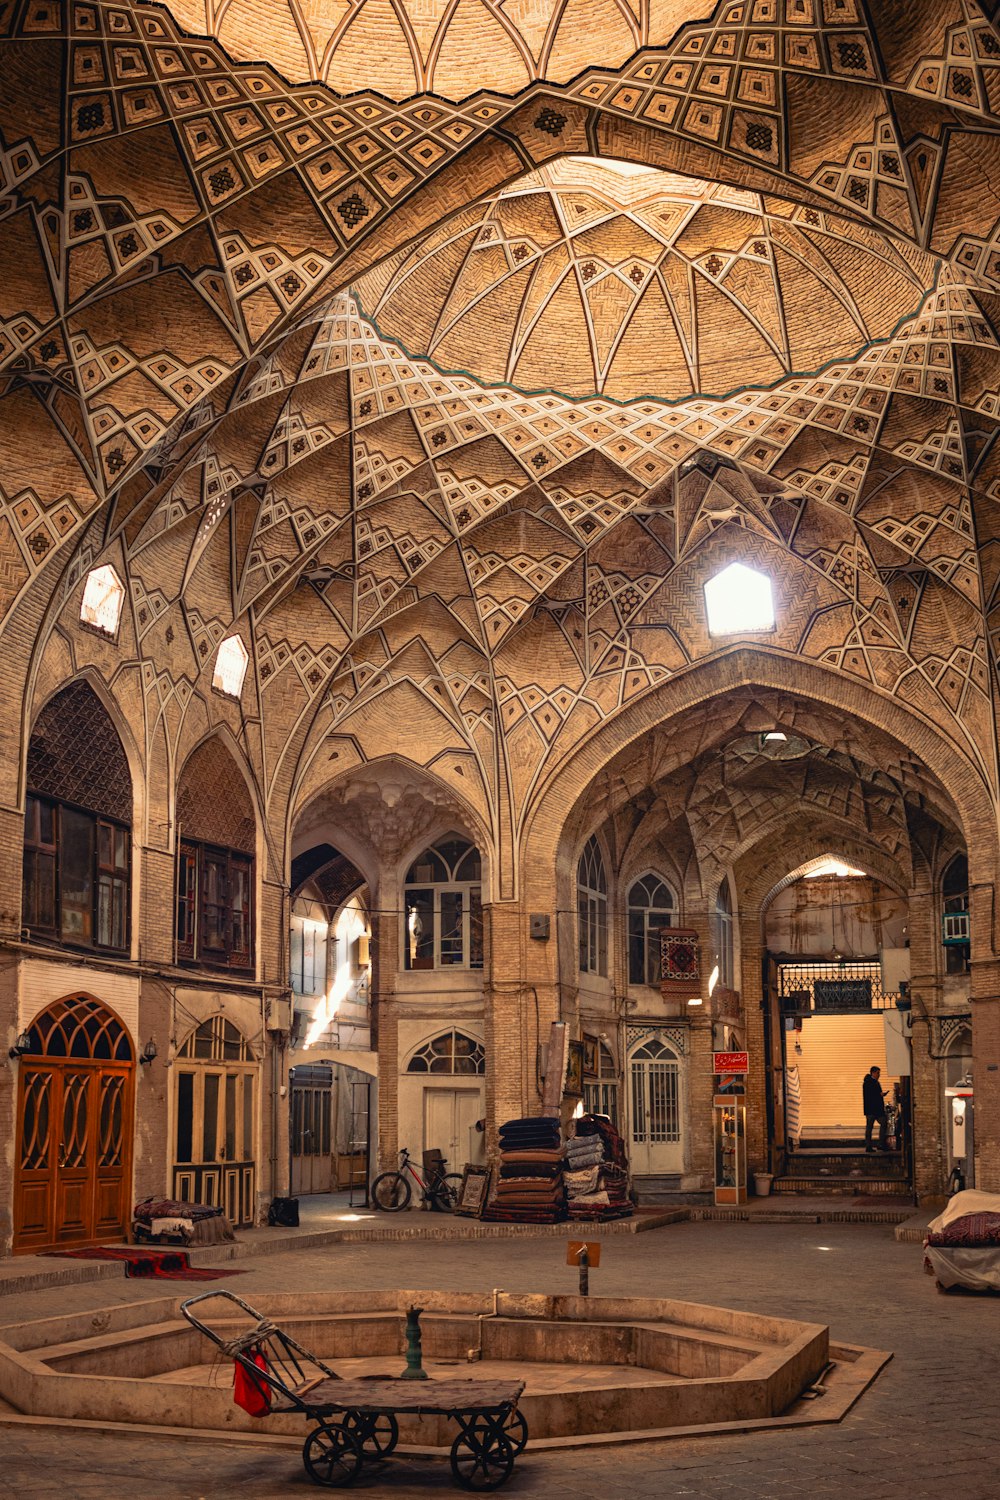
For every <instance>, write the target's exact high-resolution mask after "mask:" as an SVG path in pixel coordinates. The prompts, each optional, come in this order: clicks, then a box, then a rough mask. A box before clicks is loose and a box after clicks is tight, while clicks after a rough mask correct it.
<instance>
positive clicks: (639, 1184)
mask: <svg viewBox="0 0 1000 1500" xmlns="http://www.w3.org/2000/svg"><path fill="white" fill-rule="evenodd" d="M682 1181H683V1179H682V1177H681V1174H680V1173H679V1172H662V1173H645V1174H643V1175H641V1176H637V1175H636V1174H635V1173H633V1174H632V1191H633V1193H634V1194H635V1201H636V1203H637V1204H640V1205H642V1206H647V1205H655V1204H658V1203H676V1202H677V1200H678V1195H679V1194H680V1193H681V1191H682V1189H681V1182H682Z"/></svg>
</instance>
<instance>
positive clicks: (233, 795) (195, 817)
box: [177, 737, 257, 854]
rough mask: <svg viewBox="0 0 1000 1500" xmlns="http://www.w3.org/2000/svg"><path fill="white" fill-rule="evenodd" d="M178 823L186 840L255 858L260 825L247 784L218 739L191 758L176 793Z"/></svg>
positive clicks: (199, 748) (208, 741)
mask: <svg viewBox="0 0 1000 1500" xmlns="http://www.w3.org/2000/svg"><path fill="white" fill-rule="evenodd" d="M177 822H178V825H179V827H180V829H181V832H182V833H183V834H184V835H185V837H187V838H192V839H201V840H204V841H205V842H206V843H211V844H221V845H223V846H224V847H225V848H227V849H239V850H241V851H242V852H243V853H244V854H253V852H254V848H255V845H256V842H257V822H256V819H255V817H254V811H253V803H252V802H251V800H250V793H249V792H248V791H247V787H246V782H245V781H244V780H243V777H242V776H241V775H240V772H239V768H238V767H237V765H236V762H235V761H234V760H233V757H232V756H231V755H230V753H229V751H228V750H227V749H226V747H225V745H224V744H223V743H222V741H221V740H220V739H218V738H217V737H213V738H212V739H210V740H206V741H205V743H204V744H203V745H199V747H198V749H197V750H196V751H195V752H194V754H193V755H191V756H189V758H188V760H187V763H186V765H185V766H184V770H183V772H182V773H181V779H180V785H179V787H178V789H177Z"/></svg>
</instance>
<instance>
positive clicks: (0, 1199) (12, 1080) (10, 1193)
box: [0, 861, 21, 1258]
mask: <svg viewBox="0 0 1000 1500" xmlns="http://www.w3.org/2000/svg"><path fill="white" fill-rule="evenodd" d="M20 868H21V866H20V861H18V870H20ZM17 973H18V966H17V964H16V963H6V964H5V965H4V966H3V967H2V968H0V1047H2V1049H3V1050H2V1052H0V1258H2V1257H3V1256H5V1255H9V1254H10V1247H11V1240H12V1238H13V1234H14V1171H15V1167H16V1155H17V1149H18V1141H17V1139H16V1135H15V1130H16V1125H17V1081H18V1070H19V1064H18V1063H17V1062H15V1061H14V1059H13V1058H9V1057H8V1056H7V1053H8V1052H9V1051H10V1048H11V1047H12V1046H13V1045H14V1042H15V1040H16V1039H17Z"/></svg>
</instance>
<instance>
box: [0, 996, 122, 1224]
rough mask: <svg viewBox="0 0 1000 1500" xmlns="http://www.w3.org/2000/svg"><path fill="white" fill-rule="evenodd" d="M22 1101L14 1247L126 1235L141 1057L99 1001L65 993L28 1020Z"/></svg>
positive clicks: (20, 1088)
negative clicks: (138, 1058)
mask: <svg viewBox="0 0 1000 1500" xmlns="http://www.w3.org/2000/svg"><path fill="white" fill-rule="evenodd" d="M28 1034H29V1036H30V1037H31V1049H30V1051H29V1052H27V1053H25V1054H24V1055H23V1056H22V1058H21V1063H20V1068H19V1073H20V1077H19V1079H18V1102H17V1142H18V1155H17V1171H16V1177H15V1184H14V1250H15V1251H36V1252H37V1251H39V1250H54V1249H61V1248H64V1247H67V1246H74V1247H77V1246H84V1245H93V1244H99V1243H100V1242H101V1241H102V1240H108V1239H112V1240H114V1239H121V1238H122V1236H123V1235H124V1234H125V1228H126V1225H127V1223H128V1214H129V1208H130V1189H131V1180H132V1099H133V1091H134V1082H135V1066H134V1060H133V1052H132V1044H131V1042H130V1040H129V1036H128V1032H127V1031H126V1030H125V1028H124V1026H123V1025H122V1023H121V1021H119V1019H118V1017H117V1016H116V1015H114V1013H113V1012H112V1011H110V1010H109V1009H108V1008H107V1006H105V1005H102V1004H101V1002H100V1001H99V1000H94V999H92V998H91V997H90V996H87V995H76V996H73V997H72V998H69V999H66V1000H57V1001H56V1002H55V1003H54V1004H53V1005H50V1006H49V1007H48V1008H47V1009H46V1010H44V1011H42V1013H41V1014H40V1015H39V1016H36V1017H35V1020H34V1021H33V1022H32V1024H31V1026H30V1027H29V1030H28Z"/></svg>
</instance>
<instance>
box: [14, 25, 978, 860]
mask: <svg viewBox="0 0 1000 1500" xmlns="http://www.w3.org/2000/svg"><path fill="white" fill-rule="evenodd" d="M432 9H433V17H434V18H436V19H433V21H432V20H427V21H426V26H425V24H424V20H423V19H421V16H422V15H423V12H422V11H420V9H419V8H418V7H404V6H403V5H402V4H400V5H399V6H397V7H392V8H391V15H390V7H388V6H385V7H382V8H379V7H378V6H376V5H375V4H374V0H366V3H362V4H356V5H350V6H343V7H341V8H339V9H338V10H337V12H336V14H334V8H333V6H332V5H330V6H326V5H324V4H319V3H317V4H314V5H310V6H307V5H305V4H294V5H293V4H292V3H291V0H289V5H288V9H287V12H286V11H285V9H283V8H282V7H280V6H277V5H274V6H268V8H267V16H266V17H265V16H264V13H263V11H262V10H261V9H260V7H259V6H258V7H257V8H254V7H253V6H251V5H249V4H247V3H237V0H234V3H233V4H232V5H225V4H221V3H220V4H213V5H207V4H205V5H202V4H198V5H195V4H193V3H191V4H186V5H184V6H183V7H181V6H180V5H174V6H173V7H172V11H171V10H166V9H164V8H162V7H157V6H147V5H140V4H129V5H124V6H122V5H112V4H105V3H99V0H93V3H83V0H81V3H79V4H73V5H72V6H70V5H68V4H66V5H63V4H58V3H55V0H21V3H19V4H16V5H13V6H10V7H8V9H7V10H6V11H5V12H3V13H2V15H0V166H2V171H3V174H4V176H3V183H4V186H3V194H2V196H0V634H3V636H4V639H5V650H7V649H8V647H9V653H10V654H9V658H8V660H9V670H11V671H14V670H21V671H23V672H24V674H25V676H27V674H28V672H29V671H35V672H36V673H37V680H38V682H39V683H40V684H42V685H44V684H45V683H46V682H53V681H56V680H59V679H61V678H62V677H64V676H65V675H66V673H67V672H68V671H70V670H72V669H73V668H76V667H79V666H81V665H91V666H92V667H93V668H94V670H95V671H97V672H99V673H101V674H102V675H103V676H104V678H105V679H106V681H107V682H108V684H109V690H110V691H112V692H113V693H115V694H117V695H118V696H119V697H120V699H121V700H122V702H123V704H125V705H126V709H127V714H128V717H129V721H130V722H131V723H132V724H133V725H135V726H140V725H141V730H140V729H139V728H138V727H137V729H136V732H137V734H141V735H144V736H145V742H146V750H147V754H148V755H149V757H150V758H151V760H152V759H154V758H155V757H156V756H158V755H159V756H163V757H165V763H170V761H171V760H173V761H177V760H178V759H179V758H180V757H181V756H182V754H183V750H184V746H185V745H186V744H189V743H193V742H194V741H195V740H196V739H197V737H198V735H199V734H200V733H203V732H204V730H205V728H206V727H208V726H210V725H211V724H212V723H216V722H224V723H227V724H229V725H230V727H231V728H232V730H233V733H234V734H236V735H237V736H238V737H239V738H240V739H241V741H242V743H243V745H244V748H245V750H246V753H247V755H248V756H249V758H250V760H251V762H252V764H253V768H254V772H255V775H256V776H257V778H258V780H259V784H260V787H261V792H262V796H263V798H264V801H265V804H266V805H268V806H269V807H273V808H274V809H275V810H276V817H277V818H278V819H279V821H280V818H281V814H282V811H283V809H284V808H285V806H286V805H287V802H288V799H289V798H290V797H291V796H292V795H293V792H294V791H295V789H301V788H302V787H304V786H307V785H312V786H318V785H320V784H321V783H322V781H323V778H326V779H329V777H330V776H331V775H333V774H334V773H335V771H340V770H346V769H350V768H351V767H352V766H358V765H360V764H362V763H363V762H365V761H367V760H374V759H377V758H378V757H380V756H382V755H384V753H385V751H386V748H387V747H388V746H391V747H392V748H393V749H394V750H395V751H396V752H397V753H398V754H399V755H400V756H402V757H403V758H404V759H405V760H406V761H408V762H411V763H414V764H416V765H419V766H421V767H424V768H426V769H428V770H429V771H431V772H433V774H434V776H435V777H436V778H437V782H438V783H439V784H442V785H444V786H446V787H447V788H448V789H449V791H450V793H451V794H453V795H454V797H455V798H456V801H457V802H459V803H461V804H462V805H465V806H468V807H470V808H472V809H473V810H474V812H475V813H476V814H477V816H478V817H479V819H480V821H481V825H482V826H483V827H486V828H487V829H490V830H495V829H496V826H497V822H498V820H499V819H500V818H501V812H500V809H501V807H502V806H506V807H507V812H506V813H505V814H504V815H503V816H505V817H506V819H507V823H508V825H509V827H510V829H512V830H513V832H514V835H515V837H516V830H517V827H518V825H519V823H520V821H521V820H522V819H523V818H524V816H525V815H526V811H527V809H529V807H530V805H531V801H532V797H533V796H534V795H535V793H536V791H537V789H538V788H539V787H540V786H541V785H542V783H543V781H544V779H545V777H546V776H547V775H548V774H549V772H550V771H551V769H552V767H554V766H556V765H558V764H559V763H560V761H561V760H563V759H564V758H565V757H566V756H567V755H568V754H569V753H570V752H571V751H572V750H574V749H575V748H576V747H577V746H578V745H579V744H580V743H581V742H582V741H583V740H584V739H585V738H586V736H587V735H588V734H590V733H591V732H592V731H593V730H594V729H595V728H596V727H598V726H599V725H601V724H602V723H604V722H606V721H607V720H609V719H611V718H613V717H614V716H615V715H616V714H617V713H619V712H620V711H621V710H622V709H623V708H624V706H625V705H626V704H628V703H630V702H632V701H633V700H636V699H637V698H639V697H640V696H641V695H642V694H644V693H647V692H649V690H650V689H651V688H654V687H656V686H657V685H658V684H661V683H664V682H666V681H668V680H670V679H671V678H673V677H676V676H677V675H678V674H680V673H683V672H684V671H686V670H687V669H688V668H689V667H690V666H691V665H692V664H693V663H695V662H699V661H702V660H704V659H706V658H708V657H711V656H712V655H713V654H715V653H717V652H718V651H719V650H720V649H722V647H720V643H719V642H718V641H717V640H714V639H713V638H712V637H711V636H710V635H709V633H708V630H707V623H706V619H705V608H704V597H703V585H704V583H705V581H706V580H707V579H708V578H710V577H711V576H713V574H714V573H716V572H718V571H721V569H722V568H723V567H724V566H726V565H727V564H728V563H730V562H733V561H740V562H743V563H745V564H748V565H750V566H753V567H755V568H758V569H760V570H762V571H765V572H767V573H768V574H769V576H770V577H771V578H772V579H773V580H774V585H775V598H776V625H775V630H774V631H773V632H771V633H769V634H768V635H767V637H766V638H765V640H764V643H765V645H766V646H767V648H768V649H770V650H772V651H774V652H776V653H777V654H779V655H783V656H786V657H787V658H788V659H789V660H791V659H794V658H804V659H807V660H809V661H810V662H814V663H817V664H819V665H820V666H823V667H826V668H828V669H830V670H834V671H837V672H840V673H843V674H847V675H848V676H849V677H851V678H853V679H855V680H857V681H859V682H864V683H866V684H869V685H871V686H873V687H874V688H875V689H876V690H878V691H880V692H882V693H884V694H887V695H891V696H894V697H895V698H897V699H898V700H899V701H901V702H903V703H905V704H906V705H907V706H908V707H909V708H910V709H911V710H912V711H913V712H915V713H916V714H918V715H919V716H922V717H923V718H925V719H926V720H927V721H928V722H931V723H933V724H935V725H936V726H938V728H939V729H940V730H941V731H942V732H943V733H944V734H946V735H947V736H948V737H949V738H950V739H951V741H952V742H953V743H954V744H956V745H957V746H959V747H960V749H961V751H962V753H963V754H964V755H965V756H966V757H967V759H968V760H969V762H970V763H971V764H972V765H973V766H974V767H975V769H976V772H977V774H978V775H979V777H980V778H981V780H982V781H983V782H984V783H985V784H986V786H987V787H988V788H989V789H990V791H991V794H992V795H993V796H994V797H996V796H997V792H998V785H997V769H996V734H995V719H994V700H995V691H996V689H995V684H996V661H997V653H998V651H1000V522H998V517H1000V449H998V446H997V433H998V430H1000V237H998V225H1000V197H998V196H997V194H996V192H995V189H994V187H993V183H994V182H995V181H997V180H1000V179H998V172H997V169H998V167H1000V146H998V139H1000V137H998V134H997V129H998V127H1000V114H998V109H1000V37H998V35H997V32H996V31H995V29H994V26H993V24H992V20H991V18H990V16H989V15H988V14H987V13H986V12H985V11H984V9H983V7H982V6H980V5H976V4H974V3H972V0H948V3H943V4H938V5H934V6H928V7H916V8H914V7H905V6H904V7H896V6H893V5H889V4H886V5H880V6H879V7H878V9H877V16H876V18H875V19H874V20H873V19H872V17H871V16H870V15H869V13H868V11H867V10H866V9H864V8H863V7H862V6H861V5H860V4H859V3H857V0H823V3H822V4H820V0H785V3H783V4H782V5H781V6H776V5H775V4H774V3H773V0H739V3H732V0H727V3H723V4H720V5H719V6H717V7H716V8H715V9H714V11H713V12H712V14H711V15H710V16H709V15H701V14H699V11H700V7H697V6H693V5H691V4H684V3H680V0H678V3H675V4H672V5H671V4H665V5H662V6H660V7H652V8H650V10H649V12H648V13H647V12H646V11H643V12H642V17H643V18H637V17H635V16H633V15H632V13H631V11H630V9H629V7H628V5H625V4H623V5H622V6H621V7H620V8H619V7H616V8H615V11H614V15H615V16H616V17H619V18H620V19H619V20H615V21H614V22H613V24H612V20H611V19H608V18H605V21H595V23H594V26H595V28H596V29H593V30H588V26H585V25H584V24H583V20H582V19H581V16H580V13H579V12H576V11H574V9H573V7H571V6H568V5H560V6H558V7H556V8H553V9H551V11H550V10H548V9H545V8H540V9H539V10H538V11H537V12H534V11H533V12H531V13H530V17H529V13H528V10H527V9H526V8H525V9H524V12H523V15H521V14H520V13H519V19H518V20H517V21H516V23H515V21H514V20H512V19H511V8H510V7H499V6H494V5H491V4H489V3H482V4H479V5H473V4H472V3H471V0H465V3H464V4H463V5H459V6H457V7H454V6H453V7H435V8H432ZM502 11H503V12H504V14H503V15H502V14H501V12H502ZM543 11H544V14H543ZM286 14H287V18H288V24H287V25H285V23H284V21H283V20H282V18H283V17H285V16H286ZM430 14H431V12H430V11H428V12H427V15H428V16H430ZM602 14H603V12H602ZM594 15H595V16H596V15H597V12H596V11H595V12H594ZM172 16H173V18H174V19H172ZM609 16H610V9H609ZM178 22H180V23H182V24H183V25H185V26H188V27H190V28H191V29H192V31H194V32H196V33H197V32H203V33H205V34H206V35H207V37H208V39H199V37H198V36H197V35H195V36H188V35H186V34H185V33H184V31H183V30H182V29H180V26H179V25H178ZM279 23H280V24H279ZM462 27H466V31H465V32H463V31H462ZM497 27H500V28H502V29H503V31H504V34H505V35H506V36H508V37H509V38H510V39H511V43H512V45H513V46H514V50H515V51H516V52H517V56H518V58H519V59H520V61H519V63H518V65H517V66H518V67H521V66H523V69H524V72H523V76H522V75H521V74H517V76H516V77H515V76H514V75H515V74H516V73H517V70H516V68H514V66H513V63H511V64H510V67H509V68H508V70H507V71H506V72H505V71H504V69H505V68H507V64H506V63H504V61H503V55H502V49H501V48H500V44H499V43H496V44H494V41H493V37H494V34H495V32H496V29H497ZM567 27H569V28H570V29H569V30H567ZM622 27H624V31H623V30H622ZM392 28H397V29H398V30H399V31H400V34H401V35H403V36H404V40H405V41H406V47H407V49H408V50H407V53H406V56H407V57H408V59H409V61H408V62H406V64H405V66H404V62H403V60H402V53H400V52H399V51H398V49H396V50H395V51H394V50H393V47H391V46H389V44H388V43H386V46H385V48H384V49H382V50H380V38H382V39H384V38H385V37H387V36H388V35H389V33H390V31H392ZM407 28H409V30H408V29H407ZM477 28H478V30H477ZM615 28H617V30H616V29H615ZM635 28H638V31H637V32H636V31H635ZM305 32H308V34H309V38H310V40H309V41H308V43H307V42H306V41H305V40H304V33H305ZM515 33H516V35H517V37H519V38H520V43H517V42H516V41H515V40H514V34H515ZM633 33H635V34H634V35H633ZM293 34H294V35H295V36H298V37H299V38H300V40H301V41H302V50H301V54H300V55H298V57H297V60H296V56H295V55H294V46H293V45H292V42H291V40H290V38H292V36H293ZM616 37H617V38H618V39H617V40H616V39H615V38H616ZM470 38H471V40H470ZM629 38H632V39H631V40H629ZM246 39H249V42H247V45H248V46H249V47H250V48H251V50H255V49H260V50H261V51H262V52H263V53H265V54H266V55H264V56H262V57H260V58H259V59H258V58H257V57H256V56H254V57H252V58H248V59H246V60H236V61H234V60H233V57H231V56H229V55H227V51H226V50H225V49H226V48H228V49H229V52H231V53H233V54H234V56H236V57H237V59H239V58H240V55H241V54H240V48H241V46H243V45H244V42H245V41H246ZM584 40H585V45H586V56H582V55H581V56H580V57H578V56H577V54H576V52H574V50H573V48H574V47H582V46H583V45H584ZM272 42H273V44H274V45H273V50H272V49H271V43H272ZM605 43H606V45H605ZM521 44H523V47H522V46H521ZM393 45H394V44H393ZM352 48H354V49H355V51H354V52H352V51H351V49H352ZM358 49H360V50H358ZM616 49H617V50H616ZM383 57H384V58H385V59H386V61H385V68H386V74H385V76H384V77H379V76H378V66H379V64H378V62H377V61H372V60H373V59H375V60H377V59H379V58H383ZM393 58H395V59H396V61H395V62H393V61H392V59H393ZM359 59H360V60H359ZM458 59H464V61H463V62H461V65H460V64H459V61H457V60H458ZM597 60H599V62H600V65H599V66H597V65H595V62H596V61H597ZM493 64H495V65H496V72H495V76H494V75H493V74H491V72H490V68H491V65H493ZM407 67H409V68H410V69H411V74H412V77H410V76H409V75H407V73H406V68H407ZM463 68H464V70H465V71H464V72H463V71H462V69H463ZM338 69H340V72H338ZM299 80H307V81H304V82H302V81H299ZM308 80H320V81H318V82H313V81H308ZM355 80H363V81H364V85H365V91H364V92H356V91H355V92H350V90H351V89H352V88H353V87H354V84H355ZM330 85H335V86H336V87H339V88H340V89H341V91H342V92H341V93H339V94H338V93H336V92H334V91H333V87H331V86H330ZM525 86H527V91H526V92H523V93H521V94H520V95H519V96H518V97H516V98H511V97H507V95H508V94H509V93H512V92H513V91H514V90H516V89H522V88H525ZM430 88H436V89H437V94H436V95H435V96H433V97H432V96H431V95H429V94H428V93H426V92H419V91H421V90H428V89H430ZM682 173H683V174H684V175H680V174H682ZM102 562H110V563H111V564H112V565H113V566H115V567H116V568H117V569H118V570H119V572H120V573H121V575H122V577H123V578H124V580H125V581H126V583H127V589H128V606H127V608H126V611H125V615H124V617H123V623H122V627H121V632H120V636H119V640H118V642H117V645H116V646H115V647H114V648H113V649H112V648H111V647H109V645H108V643H107V641H106V640H102V639H100V638H99V637H98V636H97V634H96V633H95V632H93V631H90V632H87V631H85V630H82V629H81V628H80V627H79V624H78V616H79V595H80V592H81V589H82V582H83V578H84V575H85V574H86V572H87V570H88V569H89V568H90V567H92V566H94V565H96V564H98V563H102ZM236 631H238V632H239V633H240V634H241V636H242V637H243V639H244V642H245V644H246V646H247V648H248V649H249V650H250V654H251V666H250V671H249V672H248V675H247V681H246V685H245V686H244V690H243V695H242V700H241V702H240V703H238V704H237V703H236V702H235V701H228V700H225V699H223V698H222V696H221V695H219V694H217V693H214V694H213V692H212V689H211V676H212V668H213V664H214V659H215V653H216V650H217V647H218V644H219V642H220V641H221V640H222V639H223V638H224V637H225V636H227V635H230V634H232V633H234V632H236ZM873 763H874V764H875V765H877V764H878V760H877V759H875V760H874V761H873ZM310 778H312V779H311V780H310ZM296 794H297V793H296Z"/></svg>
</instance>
